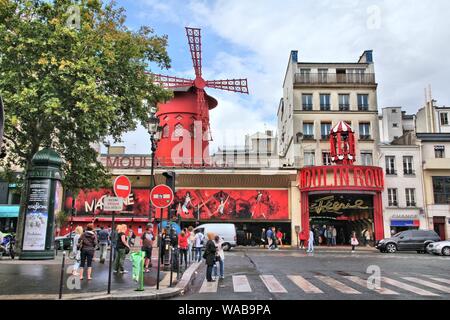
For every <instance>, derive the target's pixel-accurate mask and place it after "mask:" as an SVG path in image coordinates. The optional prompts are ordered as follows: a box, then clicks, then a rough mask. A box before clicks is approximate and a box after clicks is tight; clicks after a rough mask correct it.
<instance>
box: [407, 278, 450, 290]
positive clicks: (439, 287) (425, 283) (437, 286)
mask: <svg viewBox="0 0 450 320" xmlns="http://www.w3.org/2000/svg"><path fill="white" fill-rule="evenodd" d="M403 279H405V280H408V281H411V282H415V283H417V284H421V285H423V286H425V287H430V288H433V289H436V290H439V291H443V292H445V293H450V287H447V286H443V285H440V284H436V283H433V282H430V281H426V280H422V279H419V278H415V277H403Z"/></svg>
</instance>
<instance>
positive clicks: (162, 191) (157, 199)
mask: <svg viewBox="0 0 450 320" xmlns="http://www.w3.org/2000/svg"><path fill="white" fill-rule="evenodd" d="M150 201H151V203H152V205H153V206H154V207H156V208H167V207H168V206H170V205H171V204H172V202H173V191H172V189H170V188H169V187H168V186H166V185H165V184H160V185H158V186H156V187H154V188H153V189H152V191H151V192H150Z"/></svg>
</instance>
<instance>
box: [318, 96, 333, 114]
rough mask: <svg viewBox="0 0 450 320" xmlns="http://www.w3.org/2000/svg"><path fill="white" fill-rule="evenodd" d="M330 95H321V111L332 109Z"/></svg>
mask: <svg viewBox="0 0 450 320" xmlns="http://www.w3.org/2000/svg"><path fill="white" fill-rule="evenodd" d="M330 109H331V105H330V95H329V94H321V95H320V110H321V111H330Z"/></svg>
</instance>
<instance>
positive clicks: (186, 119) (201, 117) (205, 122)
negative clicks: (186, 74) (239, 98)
mask: <svg viewBox="0 0 450 320" xmlns="http://www.w3.org/2000/svg"><path fill="white" fill-rule="evenodd" d="M186 35H187V38H188V43H189V49H190V51H191V56H192V62H193V65H194V71H195V79H194V80H191V79H184V78H179V77H172V76H165V75H160V74H153V77H154V81H155V82H159V83H160V84H161V85H162V86H164V87H165V88H167V89H174V98H173V99H172V100H171V101H169V102H168V103H164V104H162V103H161V104H159V105H158V112H157V114H156V116H157V117H158V118H159V123H160V126H161V127H162V128H163V132H162V136H161V140H160V141H159V143H158V149H157V151H156V159H157V162H158V163H159V164H160V165H168V166H178V165H196V166H198V165H201V166H202V165H207V164H208V163H209V141H210V140H211V133H210V125H209V110H211V109H213V108H215V107H216V106H217V100H215V99H214V98H213V97H211V96H209V95H207V94H206V92H205V88H206V87H209V88H214V89H221V90H227V91H234V92H240V93H246V94H248V87H247V79H230V80H209V81H207V80H204V79H203V78H202V41H201V33H200V29H198V28H188V27H187V28H186Z"/></svg>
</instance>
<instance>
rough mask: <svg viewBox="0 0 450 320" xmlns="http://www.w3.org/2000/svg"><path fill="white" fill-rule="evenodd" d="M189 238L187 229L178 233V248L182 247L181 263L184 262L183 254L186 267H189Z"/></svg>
mask: <svg viewBox="0 0 450 320" xmlns="http://www.w3.org/2000/svg"><path fill="white" fill-rule="evenodd" d="M188 238H189V236H188V235H187V234H186V232H185V231H181V233H180V234H179V235H178V248H179V249H180V265H182V264H183V256H184V265H185V269H187V265H188V263H187V251H188Z"/></svg>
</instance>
